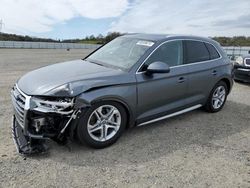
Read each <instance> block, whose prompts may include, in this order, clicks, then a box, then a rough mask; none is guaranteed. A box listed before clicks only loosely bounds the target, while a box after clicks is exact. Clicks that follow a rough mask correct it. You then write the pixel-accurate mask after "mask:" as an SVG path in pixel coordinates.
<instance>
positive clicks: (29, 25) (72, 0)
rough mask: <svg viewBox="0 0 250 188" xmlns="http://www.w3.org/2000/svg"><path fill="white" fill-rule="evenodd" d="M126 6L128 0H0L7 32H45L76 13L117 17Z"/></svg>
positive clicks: (0, 9)
mask: <svg viewBox="0 0 250 188" xmlns="http://www.w3.org/2000/svg"><path fill="white" fill-rule="evenodd" d="M127 7H128V2H127V0H114V1H109V0H0V19H1V18H2V19H3V20H4V23H5V25H4V26H5V27H4V29H5V30H4V31H5V32H14V33H15V32H18V33H20V32H21V33H30V32H32V33H43V32H48V31H50V30H51V29H52V28H53V26H54V25H55V24H58V23H63V22H65V21H67V20H70V19H72V18H74V17H85V18H91V19H100V18H109V17H117V16H120V15H121V14H122V13H123V12H124V11H125V10H126V9H127Z"/></svg>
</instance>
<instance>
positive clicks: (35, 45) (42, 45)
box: [0, 41, 100, 49]
mask: <svg viewBox="0 0 250 188" xmlns="http://www.w3.org/2000/svg"><path fill="white" fill-rule="evenodd" d="M99 46H100V45H98V44H82V43H55V42H22V41H20V42H18V41H0V48H27V49H96V48H98V47H99Z"/></svg>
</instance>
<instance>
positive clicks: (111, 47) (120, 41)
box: [87, 37, 154, 70]
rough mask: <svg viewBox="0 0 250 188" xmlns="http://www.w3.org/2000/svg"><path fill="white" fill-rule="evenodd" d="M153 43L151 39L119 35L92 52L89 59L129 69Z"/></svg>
mask: <svg viewBox="0 0 250 188" xmlns="http://www.w3.org/2000/svg"><path fill="white" fill-rule="evenodd" d="M153 44H154V43H153V42H151V41H146V40H140V39H136V38H126V37H119V38H116V39H114V40H113V41H111V42H109V43H108V44H106V45H105V46H103V47H102V48H100V49H99V50H97V51H96V52H94V53H93V54H91V55H90V56H89V57H88V58H87V60H89V61H91V62H95V63H99V64H102V65H107V66H113V67H118V68H121V69H125V70H128V69H130V68H131V67H132V66H133V65H134V64H135V63H136V62H137V61H138V60H139V59H140V57H141V56H142V55H143V54H144V53H145V52H146V50H147V49H148V48H150V47H151V46H152V45H153Z"/></svg>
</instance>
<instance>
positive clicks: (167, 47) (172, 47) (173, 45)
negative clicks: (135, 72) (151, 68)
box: [142, 40, 183, 71]
mask: <svg viewBox="0 0 250 188" xmlns="http://www.w3.org/2000/svg"><path fill="white" fill-rule="evenodd" d="M156 61H161V62H164V63H166V64H168V66H169V67H173V66H177V65H182V64H183V47H182V41H181V40H178V41H171V42H166V43H164V44H162V45H161V46H160V47H159V48H157V49H156V50H155V51H154V52H153V54H151V55H150V56H149V58H148V59H147V60H146V62H145V64H144V66H143V70H142V71H145V70H146V68H147V67H148V65H150V64H151V63H153V62H156Z"/></svg>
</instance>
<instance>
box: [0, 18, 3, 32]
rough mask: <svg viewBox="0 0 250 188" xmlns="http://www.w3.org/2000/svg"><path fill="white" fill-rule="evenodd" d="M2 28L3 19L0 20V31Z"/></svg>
mask: <svg viewBox="0 0 250 188" xmlns="http://www.w3.org/2000/svg"><path fill="white" fill-rule="evenodd" d="M2 28H3V20H2V19H1V20H0V33H1V32H2Z"/></svg>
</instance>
